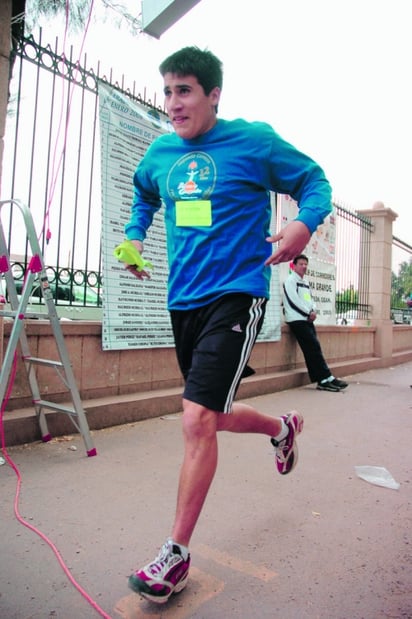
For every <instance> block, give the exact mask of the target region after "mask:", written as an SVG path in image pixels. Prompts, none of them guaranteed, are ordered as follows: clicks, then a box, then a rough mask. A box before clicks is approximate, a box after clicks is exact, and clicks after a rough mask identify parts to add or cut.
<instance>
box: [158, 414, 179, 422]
mask: <svg viewBox="0 0 412 619" xmlns="http://www.w3.org/2000/svg"><path fill="white" fill-rule="evenodd" d="M160 419H165V420H166V421H169V420H173V419H180V415H162V416H161V417H160Z"/></svg>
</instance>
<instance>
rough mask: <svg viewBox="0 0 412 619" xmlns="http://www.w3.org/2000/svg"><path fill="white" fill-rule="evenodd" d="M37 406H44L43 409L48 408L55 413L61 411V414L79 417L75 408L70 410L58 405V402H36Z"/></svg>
mask: <svg viewBox="0 0 412 619" xmlns="http://www.w3.org/2000/svg"><path fill="white" fill-rule="evenodd" d="M35 404H36V406H42V407H43V408H48V409H50V410H54V411H60V412H61V413H68V414H69V415H73V416H74V417H77V412H76V411H75V409H74V408H69V407H68V406H64V405H63V404H57V403H56V402H48V401H47V400H36V401H35Z"/></svg>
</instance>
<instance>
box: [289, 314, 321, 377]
mask: <svg viewBox="0 0 412 619" xmlns="http://www.w3.org/2000/svg"><path fill="white" fill-rule="evenodd" d="M288 325H289V328H290V330H291V331H292V333H293V335H294V336H295V338H296V340H297V342H298V344H299V346H300V348H301V350H302V353H303V356H304V358H305V363H306V367H307V369H308V373H309V378H310V380H311V382H312V383H315V382H316V383H319V382H320V381H322V380H324V379H325V378H329V376H331V371H330V369H329V368H328V364H327V363H326V361H325V358H324V356H323V353H322V349H321V347H320V342H319V340H318V336H317V334H316V329H315V325H314V324H313V322H309V321H308V320H296V321H293V322H288Z"/></svg>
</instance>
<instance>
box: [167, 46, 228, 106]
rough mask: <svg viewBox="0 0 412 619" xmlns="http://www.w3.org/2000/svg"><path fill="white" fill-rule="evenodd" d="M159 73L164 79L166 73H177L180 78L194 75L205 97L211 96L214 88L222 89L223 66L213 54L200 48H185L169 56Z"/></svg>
mask: <svg viewBox="0 0 412 619" xmlns="http://www.w3.org/2000/svg"><path fill="white" fill-rule="evenodd" d="M159 71H160V73H161V75H162V76H163V77H164V76H165V74H166V73H176V75H179V76H180V77H184V76H185V75H194V76H195V77H196V78H197V81H198V82H199V84H200V85H201V86H202V88H203V90H204V93H205V95H209V94H210V93H211V91H212V90H213V88H215V87H216V86H218V87H219V88H222V84H223V65H222V62H221V61H220V60H219V58H217V57H216V56H215V55H214V54H212V52H210V51H209V50H207V49H205V50H202V49H199V47H183V48H182V49H180V50H179V51H177V52H175V53H174V54H171V55H170V56H168V57H167V58H166V59H165V60H163V62H162V63H161V65H160V66H159Z"/></svg>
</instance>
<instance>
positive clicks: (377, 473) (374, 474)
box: [355, 466, 400, 490]
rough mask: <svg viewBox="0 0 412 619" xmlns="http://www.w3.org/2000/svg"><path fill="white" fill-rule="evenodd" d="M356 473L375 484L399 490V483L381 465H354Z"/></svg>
mask: <svg viewBox="0 0 412 619" xmlns="http://www.w3.org/2000/svg"><path fill="white" fill-rule="evenodd" d="M355 471H356V475H357V476H358V477H360V479H363V480H364V481H368V482H369V483H370V484H374V485H375V486H381V487H382V488H390V489H391V490H399V488H400V484H399V483H398V482H397V481H395V480H394V478H393V477H392V475H391V474H390V473H389V471H388V470H387V469H385V468H384V467H383V466H355Z"/></svg>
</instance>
